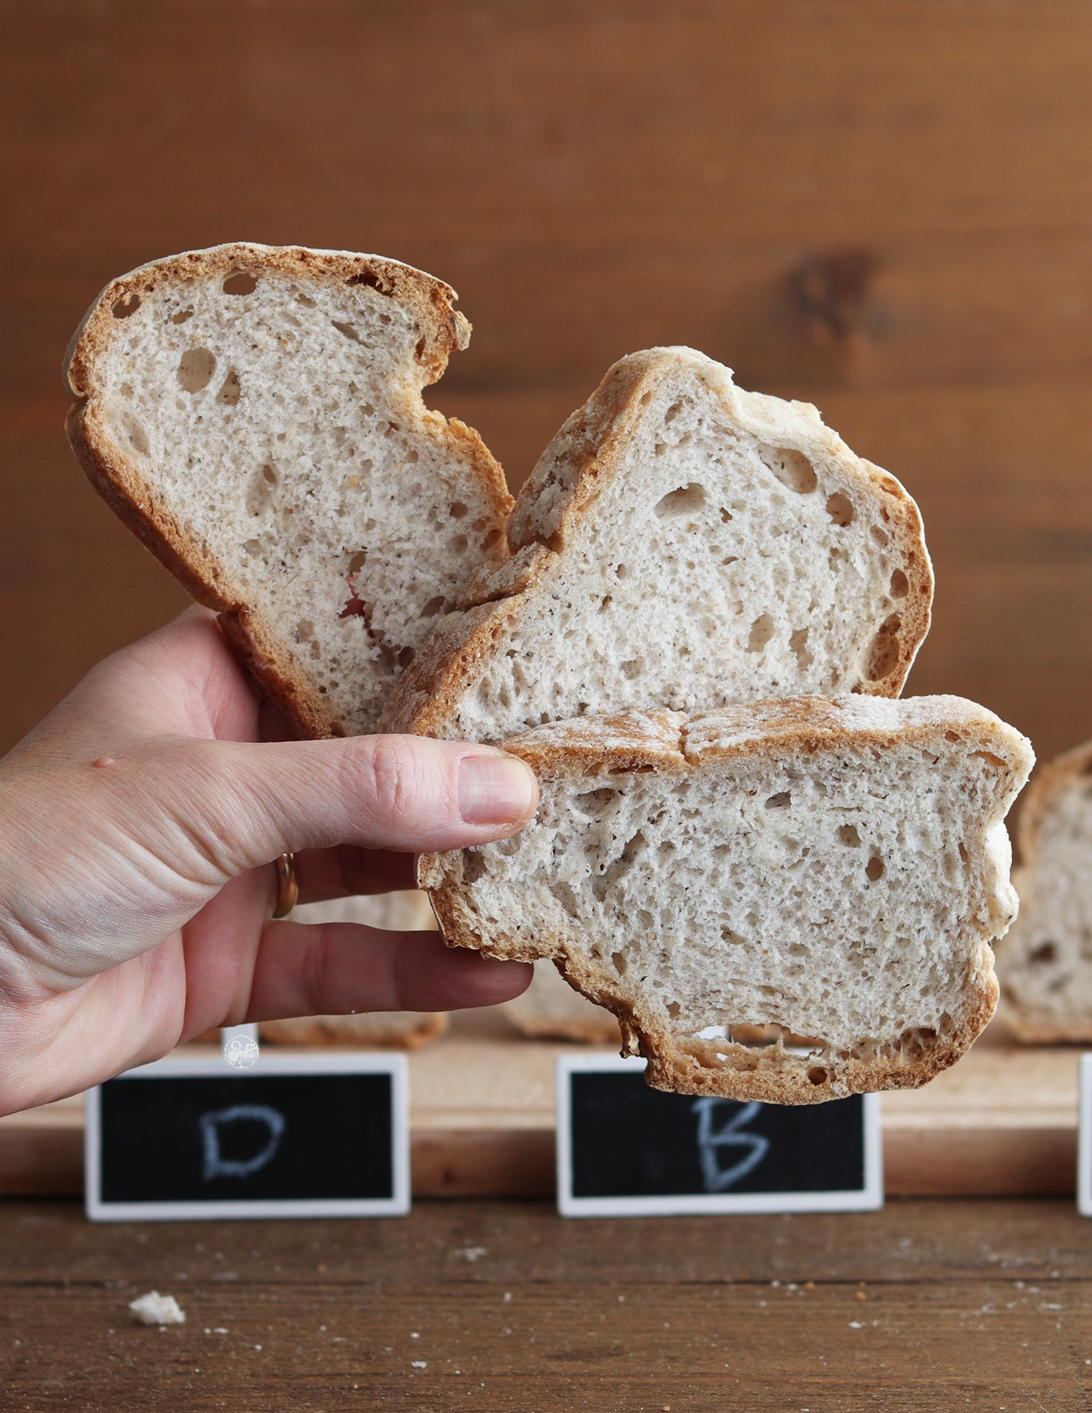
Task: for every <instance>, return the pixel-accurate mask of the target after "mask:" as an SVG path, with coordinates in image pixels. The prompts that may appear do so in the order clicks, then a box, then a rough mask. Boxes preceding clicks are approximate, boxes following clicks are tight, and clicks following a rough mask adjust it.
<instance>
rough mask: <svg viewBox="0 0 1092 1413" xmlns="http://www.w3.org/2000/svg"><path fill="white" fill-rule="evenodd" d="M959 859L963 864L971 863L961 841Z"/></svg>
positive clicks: (965, 847)
mask: <svg viewBox="0 0 1092 1413" xmlns="http://www.w3.org/2000/svg"><path fill="white" fill-rule="evenodd" d="M959 857H960V858H961V859H962V860H963V862H964V863H965V864H968V863H970V861H971V857H970V855H969V854H968V853H967V846H966V845H965V844H964V843H963V840H962V839H961V840H960V841H959Z"/></svg>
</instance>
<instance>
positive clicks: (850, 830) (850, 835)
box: [838, 824, 861, 849]
mask: <svg viewBox="0 0 1092 1413" xmlns="http://www.w3.org/2000/svg"><path fill="white" fill-rule="evenodd" d="M838 838H839V839H840V840H841V842H842V843H843V844H848V845H849V847H850V848H851V849H857V848H860V844H861V836H860V835H859V834H858V833H857V826H856V825H855V824H843V825H841V826H840V828H839V830H838Z"/></svg>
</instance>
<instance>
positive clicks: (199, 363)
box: [178, 348, 216, 393]
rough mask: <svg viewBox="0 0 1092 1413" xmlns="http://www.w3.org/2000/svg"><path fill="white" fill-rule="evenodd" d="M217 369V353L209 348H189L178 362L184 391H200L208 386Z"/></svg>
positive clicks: (180, 380) (179, 376)
mask: <svg viewBox="0 0 1092 1413" xmlns="http://www.w3.org/2000/svg"><path fill="white" fill-rule="evenodd" d="M215 371H216V354H215V353H213V352H212V350H211V349H209V348H188V349H187V350H186V352H185V353H184V354H183V355H182V357H181V359H180V360H179V363H178V381H179V383H180V384H181V387H182V391H183V392H188V393H199V392H200V391H201V390H202V388H207V387H208V385H209V383H210V381H211V380H212V375H213V373H214V372H215Z"/></svg>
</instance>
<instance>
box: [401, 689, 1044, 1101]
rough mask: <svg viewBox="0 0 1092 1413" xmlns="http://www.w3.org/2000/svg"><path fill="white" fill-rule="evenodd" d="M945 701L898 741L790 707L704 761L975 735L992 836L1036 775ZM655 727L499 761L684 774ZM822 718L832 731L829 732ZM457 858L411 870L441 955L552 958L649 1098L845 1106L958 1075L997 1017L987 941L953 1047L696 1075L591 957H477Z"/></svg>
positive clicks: (747, 1049) (521, 749)
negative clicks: (606, 1016) (989, 776)
mask: <svg viewBox="0 0 1092 1413" xmlns="http://www.w3.org/2000/svg"><path fill="white" fill-rule="evenodd" d="M925 700H926V701H927V700H928V699H925ZM940 700H941V701H943V702H944V703H945V709H947V710H948V711H949V713H950V714H949V716H948V717H945V718H941V719H939V720H924V719H919V720H917V721H911V723H910V724H908V725H906V726H904V727H902V728H901V729H899V730H898V731H891V730H886V729H883V728H874V729H867V728H860V727H858V728H851V729H847V728H839V727H838V725H837V724H836V722H834V721H833V720H831V719H830V715H831V712H832V710H834V709H835V704H834V703H831V702H827V701H826V700H825V699H822V698H800V699H798V700H797V702H796V703H795V704H793V705H794V706H795V707H796V708H797V711H796V713H795V714H796V716H797V717H798V720H797V721H796V722H795V723H794V722H793V720H792V717H793V714H794V713H793V712H791V711H789V712H786V713H785V714H784V718H783V721H782V725H781V727H780V728H779V729H778V730H777V731H776V732H772V733H771V736H770V739H769V740H768V741H765V742H763V743H762V744H761V746H759V745H757V744H756V742H755V741H753V740H750V741H741V742H739V743H736V744H732V745H729V746H727V747H723V748H722V747H717V748H713V749H711V750H709V749H707V750H706V751H703V752H702V755H703V757H705V756H706V755H712V756H729V755H734V754H742V753H744V752H746V753H747V754H755V753H756V751H757V753H758V754H760V755H766V756H768V757H769V758H771V759H778V758H783V757H784V756H785V755H786V754H787V753H789V752H792V751H805V752H811V751H814V750H816V749H819V748H820V747H822V748H826V749H830V750H834V751H837V750H839V749H841V748H843V747H847V746H849V745H850V744H851V743H852V744H853V745H854V746H856V747H857V748H860V747H861V746H862V745H873V746H878V747H882V746H883V745H885V744H887V743H890V742H891V741H892V740H893V739H894V738H895V737H896V736H897V738H898V739H899V740H900V741H903V742H905V741H908V740H909V741H918V742H921V743H922V744H923V745H927V744H928V743H929V742H930V741H931V740H935V739H936V737H937V736H938V735H939V736H941V737H943V735H944V733H945V732H946V731H951V730H955V731H959V732H961V733H968V732H974V733H976V743H975V744H977V745H979V746H981V747H982V748H983V749H986V750H989V751H990V752H991V753H992V754H994V755H996V756H998V757H999V758H1000V759H1001V760H1003V761H1004V762H1005V771H1004V772H1003V773H1000V774H999V778H998V787H997V797H996V799H997V804H996V810H995V817H994V820H993V823H994V824H996V823H999V822H1000V821H1002V820H1003V819H1004V816H1005V814H1006V813H1007V811H1008V809H1009V807H1010V806H1011V804H1012V801H1013V800H1014V799H1015V797H1016V795H1017V794H1018V793H1019V791H1020V789H1021V787H1022V786H1023V784H1024V783H1025V781H1026V780H1027V776H1028V774H1029V772H1030V770H1031V766H1032V763H1033V760H1034V756H1033V754H1032V751H1031V746H1030V743H1029V742H1027V741H1026V740H1025V738H1024V737H1023V736H1021V735H1020V733H1019V732H1017V731H1016V730H1014V729H1013V728H1012V727H1010V726H1007V725H1006V724H1005V723H1004V722H1002V721H1000V720H999V719H998V718H997V717H996V716H994V714H993V713H992V712H990V711H988V710H986V709H985V708H982V707H978V706H976V705H975V704H974V703H972V702H965V701H963V700H962V699H960V698H942V699H940ZM908 705H909V704H908ZM926 710H927V708H926ZM652 715H653V718H654V720H655V721H656V724H657V725H659V726H660V727H662V734H661V739H656V737H655V736H654V735H649V736H648V737H647V738H645V739H641V738H639V737H637V736H635V735H633V734H632V733H626V732H625V730H624V722H625V719H626V716H627V714H626V713H622V714H619V716H618V718H614V719H612V720H616V721H617V724H618V727H619V730H618V733H617V737H616V740H615V741H614V743H613V744H606V745H598V746H596V745H594V744H592V743H583V742H580V741H579V740H577V741H575V742H573V743H572V744H570V745H567V746H566V745H555V744H552V743H551V741H550V740H549V739H548V737H549V731H548V729H547V730H545V731H540V732H528V733H526V734H525V735H523V736H517V737H513V738H509V739H508V740H507V741H505V742H504V749H505V750H506V751H509V752H510V753H512V754H514V755H518V756H520V757H521V758H522V759H524V760H526V761H527V763H528V764H529V765H531V767H532V768H533V769H535V770H536V771H542V770H544V769H550V768H553V767H556V766H558V765H560V764H562V763H567V762H573V763H574V768H576V769H580V768H584V766H590V765H593V764H594V765H597V766H600V767H601V768H602V769H603V770H604V771H605V772H606V773H610V772H612V771H620V770H628V769H635V768H640V767H642V766H646V767H647V766H652V767H653V768H655V769H658V770H672V769H680V770H681V769H682V768H683V767H684V759H685V758H684V756H683V755H682V753H681V752H680V751H678V750H673V749H672V748H671V746H670V743H669V739H668V737H669V735H670V729H671V721H672V719H674V720H676V721H685V718H683V717H681V715H680V714H677V713H672V712H660V713H654V714H652ZM824 717H827V718H828V719H827V720H824V719H823V718H824ZM683 739H685V737H684V738H683ZM581 758H583V763H581ZM454 857H456V856H455V855H447V856H445V855H442V854H422V855H421V856H420V857H419V859H418V863H417V883H418V887H421V888H425V889H427V891H428V894H429V899H430V901H431V903H432V907H433V911H434V912H435V914H436V920H437V922H438V924H439V927H440V932H441V935H442V936H443V938H444V941H445V942H446V944H447V945H448V946H451V947H468V948H472V949H475V950H479V951H483V952H485V953H486V955H489V956H492V957H496V958H500V959H505V960H516V961H534V960H536V959H537V958H539V957H549V958H551V959H552V960H553V961H554V964H555V965H556V966H557V968H558V970H559V971H560V972H561V973H562V975H563V976H564V977H565V978H566V980H567V981H568V982H569V983H570V985H572V986H574V987H575V988H576V989H577V990H578V991H580V992H581V993H582V994H583V995H584V996H586V997H587V998H588V1000H589V1001H593V1002H595V1003H596V1004H597V1005H600V1006H604V1007H606V1009H608V1010H610V1011H613V1012H614V1014H615V1015H616V1016H617V1018H618V1022H619V1025H620V1027H621V1030H622V1037H623V1044H622V1053H623V1054H630V1055H638V1054H640V1055H643V1056H644V1057H645V1059H646V1060H647V1061H648V1067H647V1070H646V1079H647V1081H648V1083H649V1084H650V1085H651V1086H652V1087H653V1088H658V1089H669V1090H672V1091H674V1092H676V1093H681V1094H699V1095H718V1096H720V1097H723V1098H730V1099H739V1100H747V1101H750V1100H752V1099H754V1100H759V1101H761V1102H764V1103H774V1104H815V1103H821V1102H824V1101H827V1100H831V1099H840V1098H845V1097H846V1096H848V1095H850V1094H858V1093H871V1092H876V1091H879V1090H884V1089H907V1088H917V1087H919V1086H921V1085H923V1084H926V1083H928V1081H929V1080H931V1079H933V1078H935V1076H936V1075H938V1074H939V1073H940V1072H941V1071H942V1070H945V1069H947V1068H949V1067H950V1066H951V1065H953V1064H955V1062H956V1061H957V1060H958V1059H959V1058H960V1057H961V1056H962V1055H964V1054H965V1053H966V1052H967V1050H968V1049H969V1048H970V1047H971V1045H972V1044H973V1043H974V1041H975V1040H976V1039H977V1037H978V1036H979V1035H980V1034H981V1032H982V1030H983V1029H984V1028H985V1026H986V1025H987V1024H988V1022H989V1021H990V1019H991V1018H992V1016H993V1014H994V1012H995V1010H996V1009H997V1003H998V997H999V987H998V982H997V977H996V975H995V973H994V970H993V953H992V949H991V947H990V945H989V944H988V942H987V941H986V940H983V943H982V947H981V964H980V965H979V966H978V967H977V968H975V969H974V970H973V971H972V972H971V973H970V976H969V981H968V987H967V990H966V992H965V995H964V1004H963V1008H962V1013H961V1014H960V1015H959V1016H958V1017H956V1018H955V1026H954V1028H953V1031H952V1032H951V1033H950V1034H948V1035H945V1036H940V1035H936V1036H934V1037H932V1038H931V1039H928V1038H923V1037H916V1036H913V1035H911V1034H908V1035H906V1036H903V1037H900V1039H899V1041H898V1042H897V1043H896V1044H895V1045H894V1046H890V1045H889V1046H886V1047H885V1049H886V1050H887V1051H888V1053H881V1054H880V1055H878V1056H873V1057H869V1058H867V1059H862V1058H858V1057H855V1056H841V1057H839V1056H831V1055H830V1054H829V1052H826V1051H820V1052H812V1053H809V1054H798V1053H795V1052H794V1051H790V1050H787V1049H785V1047H784V1045H783V1044H782V1043H781V1042H778V1043H777V1044H776V1045H773V1046H764V1047H758V1046H746V1045H738V1044H735V1043H734V1042H730V1041H719V1040H718V1041H715V1042H708V1044H709V1045H710V1046H715V1048H716V1050H717V1051H719V1052H720V1053H722V1054H727V1055H729V1057H730V1059H731V1061H732V1063H731V1064H730V1065H724V1066H718V1067H717V1068H713V1067H711V1066H708V1065H702V1064H701V1063H700V1059H699V1052H700V1050H701V1048H702V1042H695V1043H693V1044H691V1045H688V1044H685V1043H680V1041H679V1040H678V1039H677V1038H676V1037H675V1036H674V1035H673V1034H672V1033H671V1032H670V1031H668V1030H667V1029H666V1027H664V1026H663V1025H662V1024H661V1023H660V1022H659V1021H658V1020H657V1019H656V1018H655V1017H654V1016H651V1015H649V1014H647V1013H643V1011H642V1008H641V1007H640V1006H639V1005H637V1004H634V1002H633V1000H632V998H630V997H629V996H627V995H624V994H623V993H622V992H621V990H620V989H619V988H618V986H617V981H616V979H615V978H614V977H613V976H612V975H611V974H610V973H608V972H607V971H606V969H605V968H600V967H597V966H596V965H595V964H594V963H593V962H592V961H591V959H589V958H587V957H584V956H579V955H573V954H572V953H570V952H568V951H567V950H566V948H565V943H564V939H563V937H562V936H560V935H556V936H551V935H546V934H543V933H541V932H540V933H538V934H536V936H535V938H534V940H533V941H530V942H525V943H520V942H513V943H511V944H509V945H506V946H491V947H488V948H485V947H483V946H482V941H481V938H480V937H479V936H478V935H477V933H476V932H475V931H474V928H473V925H472V923H471V922H470V921H469V920H468V917H467V914H466V911H465V910H464V908H463V907H462V906H461V887H460V883H459V881H457V880H456V879H454V878H453V877H452V874H451V871H450V868H449V865H448V864H447V863H446V862H445V860H446V859H450V858H454ZM460 872H461V868H460ZM904 1046H906V1048H903V1047H904Z"/></svg>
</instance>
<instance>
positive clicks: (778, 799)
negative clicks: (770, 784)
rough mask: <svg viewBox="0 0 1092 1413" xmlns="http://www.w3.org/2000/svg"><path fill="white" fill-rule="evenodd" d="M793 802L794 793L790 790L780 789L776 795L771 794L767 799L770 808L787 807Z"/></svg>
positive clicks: (767, 806) (779, 808)
mask: <svg viewBox="0 0 1092 1413" xmlns="http://www.w3.org/2000/svg"><path fill="white" fill-rule="evenodd" d="M791 804H792V794H791V793H790V792H789V791H788V790H779V791H778V792H777V794H776V795H771V796H770V798H769V799H768V800H767V801H766V808H767V809H768V810H783V809H787V808H788V806H789V805H791Z"/></svg>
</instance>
